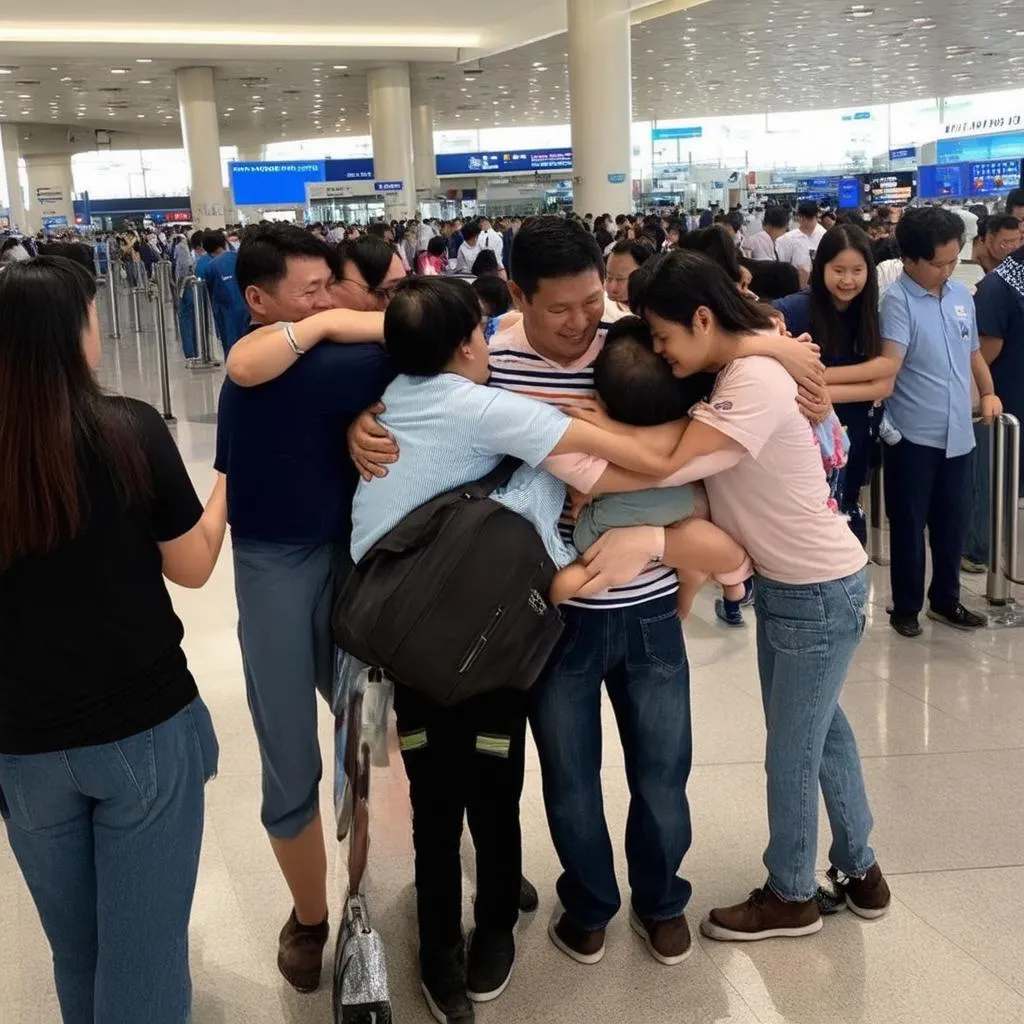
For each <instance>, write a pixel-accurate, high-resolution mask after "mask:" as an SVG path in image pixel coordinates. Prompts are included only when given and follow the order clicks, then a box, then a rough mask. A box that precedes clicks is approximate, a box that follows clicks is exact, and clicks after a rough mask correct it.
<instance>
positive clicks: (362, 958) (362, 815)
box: [333, 716, 392, 1024]
mask: <svg viewBox="0 0 1024 1024" xmlns="http://www.w3.org/2000/svg"><path fill="white" fill-rule="evenodd" d="M354 720H355V721H358V720H359V719H358V716H354ZM348 739H349V757H348V758H347V760H348V765H349V768H350V774H349V782H350V786H351V791H352V828H351V831H350V834H349V851H348V878H349V882H348V893H347V895H346V897H345V913H344V916H343V918H342V921H341V926H340V928H339V929H338V941H337V944H336V945H335V948H334V1000H333V1001H334V1024H392V1015H391V997H390V990H389V988H388V968H387V960H386V958H385V956H384V943H383V941H382V939H381V937H380V932H378V931H375V930H374V929H373V926H372V925H371V924H370V918H369V914H368V913H367V909H366V897H365V896H363V895H362V894H361V893H360V891H359V890H360V886H361V884H362V880H363V873H364V872H365V870H366V860H367V855H368V853H369V846H370V834H369V826H370V809H369V793H370V748H369V746H368V744H366V743H363V742H362V741H361V740H357V746H356V749H358V750H359V754H358V756H357V757H352V756H351V753H352V749H353V740H356V739H357V738H356V737H354V736H353V735H352V731H351V730H350V732H349V737H348Z"/></svg>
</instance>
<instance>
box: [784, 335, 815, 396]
mask: <svg viewBox="0 0 1024 1024" xmlns="http://www.w3.org/2000/svg"><path fill="white" fill-rule="evenodd" d="M776 358H777V359H778V361H779V362H780V363H782V365H783V367H784V368H785V370H786V372H787V373H788V374H789V375H790V377H792V378H793V380H795V381H796V382H797V384H800V385H803V384H806V383H817V382H818V381H823V380H824V378H823V377H822V374H823V373H824V372H825V365H824V364H823V363H822V361H821V349H820V348H819V347H818V346H817V345H816V344H815V343H814V339H813V338H812V337H811V336H810V335H809V334H806V333H805V334H801V335H800V336H799V337H796V338H791V337H786V338H780V339H779V350H778V354H777V355H776Z"/></svg>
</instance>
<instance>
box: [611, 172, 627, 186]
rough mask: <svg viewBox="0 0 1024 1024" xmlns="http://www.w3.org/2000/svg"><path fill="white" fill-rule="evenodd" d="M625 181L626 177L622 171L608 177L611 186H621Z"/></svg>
mask: <svg viewBox="0 0 1024 1024" xmlns="http://www.w3.org/2000/svg"><path fill="white" fill-rule="evenodd" d="M625 180H626V175H625V174H624V173H623V172H622V171H619V172H617V173H613V174H609V175H608V184H609V185H621V184H622V183H623V182H624V181H625Z"/></svg>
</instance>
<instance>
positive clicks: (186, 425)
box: [0, 331, 1024, 1024]
mask: <svg viewBox="0 0 1024 1024" xmlns="http://www.w3.org/2000/svg"><path fill="white" fill-rule="evenodd" d="M103 355H104V358H103V368H102V379H103V381H104V383H105V385H106V386H108V387H109V388H110V389H112V390H115V391H120V392H123V393H126V394H129V395H133V396H136V397H139V398H142V399H144V400H146V401H149V402H151V403H153V404H156V405H158V404H159V385H158V377H157V369H156V356H155V341H154V335H153V334H151V333H150V334H145V335H142V336H141V341H137V340H136V338H135V337H134V336H133V335H132V333H131V332H130V331H125V334H124V337H123V339H122V340H120V341H117V342H114V341H110V340H105V341H104V354H103ZM220 381H221V376H220V371H207V372H190V371H186V370H185V368H184V367H183V365H182V364H181V361H180V359H178V358H172V367H171V394H172V399H173V404H174V412H175V414H176V416H177V418H178V420H177V425H176V427H175V428H174V431H175V434H176V438H177V442H178V444H179V446H180V448H181V451H182V453H183V456H184V458H185V461H186V464H187V466H188V469H189V472H190V473H191V475H192V477H193V480H194V483H195V485H196V488H197V490H198V491H199V493H201V494H205V493H207V492H208V490H209V488H210V486H211V483H212V469H211V460H212V455H213V447H214V435H215V429H216V427H215V420H216V406H217V395H218V391H219V387H220ZM231 565H232V563H231V559H230V557H222V558H221V559H220V561H219V564H218V566H217V568H216V571H215V574H214V577H213V579H212V580H211V582H210V584H209V585H208V586H207V587H205V588H204V589H202V590H199V591H184V590H180V589H177V588H172V590H173V597H174V602H175V605H176V607H177V610H178V612H179V614H180V615H181V617H182V619H183V621H184V623H185V633H186V639H185V646H186V649H187V653H188V658H189V662H190V665H191V668H192V670H193V672H194V674H195V676H196V679H197V680H198V683H199V686H200V690H201V693H202V696H203V698H204V699H205V701H206V702H207V704H208V705H209V707H210V710H211V712H212V714H213V717H214V721H215V724H216V729H217V733H218V735H219V738H220V743H221V758H220V771H219V775H218V776H217V778H216V779H215V780H214V781H213V782H211V783H210V784H209V786H208V787H207V801H208V803H207V816H206V831H205V839H204V845H203V852H202V860H201V867H200V874H199V883H198V888H197V891H196V897H195V905H194V911H193V915H192V924H191V960H192V966H193V978H194V985H195V999H194V1010H193V1017H192V1021H193V1024H302V1022H317V1021H326V1020H328V1019H330V984H329V978H328V971H327V969H326V968H325V972H324V982H323V984H322V985H321V988H320V990H319V991H318V992H317V993H315V994H313V995H299V994H298V993H296V992H295V991H293V990H292V989H291V988H290V986H288V985H287V983H286V982H285V981H284V980H283V978H282V977H281V976H280V974H279V973H278V971H277V968H276V964H275V955H276V952H277V933H278V930H279V928H280V925H281V921H282V920H283V918H284V916H285V914H286V913H287V908H288V906H289V897H288V893H287V890H286V888H285V884H284V882H283V880H282V878H281V874H280V872H279V871H278V870H277V867H276V864H275V862H274V858H273V855H272V853H271V849H270V846H269V844H268V843H267V841H266V837H265V835H264V834H263V830H262V829H261V827H260V823H259V807H260V765H259V757H258V753H257V746H256V740H255V738H254V735H253V729H252V724H251V722H250V717H249V713H248V709H247V707H246V699H245V692H244V686H243V680H242V670H241V664H240V658H239V652H238V644H237V642H236V637H235V627H236V618H237V612H236V608H235V597H234V589H233V582H232V568H231ZM871 581H872V588H871V593H870V603H869V610H868V626H867V634H866V636H865V639H864V641H863V643H862V644H861V645H860V648H859V650H858V652H857V656H856V661H855V663H854V665H853V668H852V670H851V672H850V674H849V677H848V680H847V685H846V688H845V690H844V692H843V697H842V705H843V707H844V708H845V710H846V713H847V715H848V716H849V718H850V720H851V722H852V724H853V727H854V729H855V731H856V734H857V737H858V740H859V743H860V749H861V754H862V757H863V764H864V774H865V777H866V781H867V786H868V791H869V794H870V798H871V802H872V805H873V809H874V813H875V817H876V821H877V825H876V828H875V832H874V834H873V843H874V846H875V848H876V850H877V853H878V857H879V862H880V864H881V865H882V866H883V868H884V871H885V873H886V875H887V877H888V879H889V881H890V883H891V886H892V891H893V895H894V902H893V907H892V912H891V913H890V914H889V915H888V916H887V917H885V918H884V919H882V920H880V921H877V922H874V923H872V922H867V921H862V920H860V919H858V918H857V917H855V916H853V915H852V914H851V913H849V912H841V913H839V914H837V915H835V916H833V917H829V918H827V919H826V920H825V923H824V928H823V930H822V931H821V932H819V933H818V934H817V935H815V936H811V937H808V938H802V939H795V940H794V939H781V940H780V939H776V940H768V941H764V942H759V943H734V944H718V943H711V942H708V941H707V940H705V939H703V938H700V939H698V938H697V937H696V925H697V923H698V922H699V920H700V919H701V918H702V917H703V916H704V915H705V914H706V912H707V910H708V909H709V908H710V907H712V906H716V905H721V904H722V902H723V901H726V902H729V901H732V900H733V899H735V898H738V897H740V896H741V895H742V893H743V892H745V891H746V889H747V888H749V887H750V885H752V884H755V883H757V882H758V881H759V880H760V879H762V878H763V872H762V868H761V865H760V863H759V854H758V851H759V850H760V849H761V848H762V846H763V842H764V839H765V835H766V816H765V807H764V769H763V763H762V762H763V754H764V725H763V718H762V711H761V702H760V696H759V692H758V682H757V672H756V664H755V652H754V631H753V627H752V626H749V625H748V627H747V628H745V629H743V630H732V631H728V630H726V629H725V628H724V627H722V626H721V625H720V624H718V623H716V621H715V617H714V614H713V610H712V607H711V597H710V594H711V591H710V590H706V591H705V593H704V594H703V595H702V596H701V598H700V599H699V601H698V605H697V608H696V610H695V613H694V615H693V616H692V617H691V619H690V620H689V621H688V622H687V623H686V627H685V637H686V647H687V651H688V654H689V661H690V665H691V671H692V691H693V720H694V744H695V767H694V770H693V773H692V776H691V778H690V783H689V799H690V803H691V806H692V813H693V846H692V849H691V851H690V853H689V855H688V856H687V857H686V860H685V862H684V864H683V870H684V872H685V874H686V876H687V877H688V878H690V879H691V880H692V881H693V885H694V896H693V901H692V903H691V905H690V908H689V919H690V924H691V928H692V929H693V931H694V935H695V943H696V944H697V948H696V952H695V955H694V956H693V957H692V958H691V959H690V960H689V961H688V962H687V963H685V964H683V965H680V966H677V967H671V968H669V967H663V966H661V965H659V964H658V963H655V962H654V961H653V960H652V959H651V957H650V956H649V955H648V954H647V952H646V951H645V950H644V948H643V945H642V944H641V942H640V941H639V940H638V938H637V936H636V935H635V934H634V933H633V932H632V931H631V929H630V927H629V923H628V920H627V918H626V916H625V915H624V914H621V913H620V915H619V917H618V918H617V919H616V920H615V921H614V922H613V923H612V925H611V927H610V930H609V936H608V948H607V953H606V956H605V958H604V960H603V961H602V962H601V963H600V964H598V965H596V966H590V967H587V966H581V965H580V964H577V963H574V962H573V961H571V960H569V959H568V958H567V957H565V956H564V955H563V954H562V953H560V952H559V951H558V950H556V949H555V948H554V947H553V946H552V944H551V942H550V941H549V939H548V936H547V932H546V928H547V923H548V920H549V918H550V916H551V914H552V913H553V911H554V910H555V896H554V882H555V879H556V877H557V873H558V864H557V860H556V857H555V853H554V850H553V848H552V845H551V841H550V839H549V834H548V828H547V824H546V821H545V816H544V809H543V804H542V798H541V786H540V773H539V770H538V768H537V761H536V756H535V754H534V752H533V751H532V749H531V750H529V751H528V760H527V773H526V786H525V792H524V797H523V815H522V817H523V831H524V869H525V871H526V872H527V874H528V875H529V877H530V878H531V879H532V880H533V881H534V882H535V883H536V885H537V887H538V889H539V891H540V897H541V903H540V909H539V910H538V912H537V913H536V914H534V915H532V916H527V917H525V918H524V920H523V921H522V922H521V924H520V928H519V933H518V944H519V960H518V962H517V965H516V970H515V974H514V976H513V979H512V983H511V985H510V987H509V989H508V991H507V993H506V994H505V995H504V996H503V998H502V999H501V1001H500V1002H496V1003H492V1004H489V1005H483V1006H481V1007H479V1008H478V1014H479V1016H478V1019H479V1020H480V1021H482V1022H483V1024H496V1022H498V1021H503V1022H505V1021H507V1022H520V1021H521V1022H536V1024H547V1022H556V1021H557V1022H560V1024H576V1022H580V1024H583V1022H587V1024H591V1022H595V1024H597V1022H600V1024H619V1022H622V1024H626V1022H629V1024H635V1022H641V1021H643V1022H650V1024H727V1022H728V1024H947V1022H948V1024H1009V1022H1013V1021H1024V919H1022V917H1021V915H1020V911H1019V908H1020V893H1021V891H1022V889H1024V790H1022V788H1021V786H1020V779H1021V777H1022V776H1024V693H1022V689H1021V680H1020V674H1019V669H1018V666H1019V664H1020V659H1021V657H1022V656H1024V632H1022V631H1020V630H1012V629H1010V630H982V631H980V632H977V633H974V634H960V633H956V632H954V631H952V630H949V629H946V628H943V627H941V626H939V625H937V624H934V623H931V622H928V623H926V624H925V626H924V630H925V632H924V635H923V637H921V638H920V639H919V640H917V641H911V640H905V639H903V638H902V637H900V636H898V635H897V634H896V633H894V632H893V631H892V630H891V629H890V628H889V626H888V623H887V616H886V614H885V605H886V601H887V591H888V583H887V576H886V572H885V571H884V570H882V569H879V568H877V567H874V568H873V569H872V575H871ZM965 585H968V586H971V587H973V588H974V589H975V590H977V588H978V578H972V579H967V578H965ZM332 726H333V720H332V719H331V718H330V717H329V715H328V713H327V710H326V708H324V709H323V713H322V717H321V737H322V741H323V748H324V750H325V752H326V751H330V749H331V734H332ZM605 737H606V750H605V753H604V774H603V779H604V800H605V806H606V809H607V813H608V819H609V825H610V828H611V830H612V836H613V840H614V842H615V844H616V847H617V863H618V865H619V881H620V885H621V887H622V889H623V892H624V893H625V892H627V891H628V889H627V885H626V877H625V867H624V863H623V859H622V855H621V841H622V834H623V828H624V822H625V811H626V802H627V790H626V781H625V778H624V774H623V768H622V763H623V762H622V756H621V752H620V750H619V745H618V740H617V738H616V733H615V729H614V719H613V717H612V715H611V712H610V709H606V714H605ZM391 746H392V749H391V767H390V768H389V769H375V771H374V775H373V792H372V816H373V817H372V820H373V828H372V856H371V867H370V876H369V880H368V883H367V892H368V896H369V900H370V905H371V908H372V910H373V912H374V916H375V921H376V924H377V925H378V926H379V928H380V929H381V931H382V932H383V934H384V936H385V938H386V943H387V951H388V958H389V973H390V977H391V986H392V993H393V1003H394V1009H395V1019H396V1020H397V1021H398V1022H400V1024H425V1022H426V1021H427V1020H429V1016H428V1013H427V1010H426V1008H425V1006H424V1004H423V1000H422V998H421V996H420V993H419V991H418V982H417V971H416V966H415V944H416V925H415V904H414V895H413V887H412V845H411V837H410V828H409V804H408V797H407V792H406V783H405V777H404V773H403V770H402V766H401V760H400V758H399V756H398V753H397V744H396V742H395V741H394V738H392V744H391ZM328 763H329V756H328ZM322 804H323V806H324V807H329V806H330V771H329V769H328V770H326V771H325V778H324V782H323V786H322ZM820 827H821V838H822V841H821V842H820V843H819V870H824V867H825V862H824V860H823V859H822V858H824V857H825V854H826V851H827V849H828V844H827V842H826V841H825V838H826V830H827V821H826V819H825V817H824V815H822V817H821V822H820ZM467 842H468V840H467ZM465 863H467V864H471V859H469V858H466V859H465ZM329 886H330V888H329V892H330V893H331V906H332V913H333V912H335V910H336V908H338V907H340V905H341V900H342V897H343V891H344V858H343V855H342V853H341V852H340V850H339V848H338V847H337V846H336V845H334V844H331V847H330V850H329ZM0 887H2V892H3V897H2V906H3V920H4V928H3V930H2V931H0V1021H4V1022H8V1021H10V1022H12V1024H13V1022H17V1024H53V1022H55V1021H57V1020H59V1012H58V1006H57V1000H56V995H55V992H54V985H53V978H52V970H51V963H50V956H49V950H48V947H47V944H46V941H45V939H44V937H43V933H42V930H41V928H40V925H39V919H38V916H37V914H36V911H35V909H34V907H33V905H32V902H31V900H30V898H29V895H28V891H27V889H26V888H25V884H24V882H23V880H22V876H21V874H20V873H19V871H18V869H17V867H16V865H15V862H14V859H13V857H12V856H11V853H10V850H9V847H8V846H7V844H6V843H0ZM471 894H472V878H467V880H466V885H465V902H466V908H467V917H466V920H467V921H469V916H468V909H469V900H470V898H471ZM133 1024H142V1022H133Z"/></svg>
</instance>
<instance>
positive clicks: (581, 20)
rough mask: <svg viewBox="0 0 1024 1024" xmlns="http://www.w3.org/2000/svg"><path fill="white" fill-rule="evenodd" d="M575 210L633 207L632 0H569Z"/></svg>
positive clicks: (608, 210)
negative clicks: (631, 140) (630, 23)
mask: <svg viewBox="0 0 1024 1024" xmlns="http://www.w3.org/2000/svg"><path fill="white" fill-rule="evenodd" d="M567 3H568V15H569V108H570V111H571V129H572V155H573V191H574V199H573V208H574V209H575V210H576V211H577V212H578V213H579V214H580V215H581V216H582V215H583V214H585V213H592V214H593V215H594V216H595V217H599V216H600V215H601V214H602V213H610V214H612V215H613V216H614V215H615V214H617V213H627V212H629V210H630V209H631V208H632V200H633V189H632V174H631V172H630V156H631V153H632V147H631V142H630V122H631V120H632V117H633V110H632V84H633V83H632V77H631V74H630V56H629V42H630V38H629V0H567Z"/></svg>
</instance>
